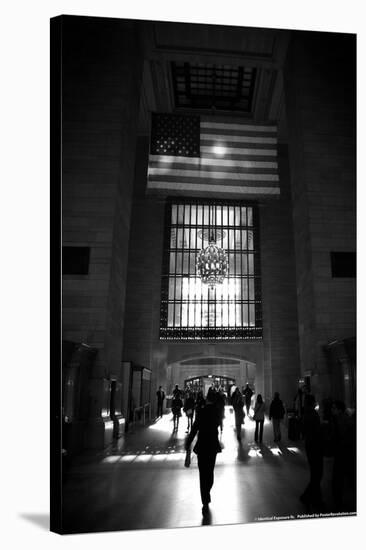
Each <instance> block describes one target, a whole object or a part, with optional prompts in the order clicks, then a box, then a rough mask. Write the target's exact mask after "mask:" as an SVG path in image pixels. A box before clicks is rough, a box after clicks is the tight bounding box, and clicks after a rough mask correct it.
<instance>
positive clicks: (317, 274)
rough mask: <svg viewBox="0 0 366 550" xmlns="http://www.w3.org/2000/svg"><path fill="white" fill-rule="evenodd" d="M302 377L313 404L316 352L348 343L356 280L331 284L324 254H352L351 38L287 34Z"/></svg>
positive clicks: (320, 357)
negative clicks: (336, 342) (328, 345)
mask: <svg viewBox="0 0 366 550" xmlns="http://www.w3.org/2000/svg"><path fill="white" fill-rule="evenodd" d="M284 80H285V97H286V108H287V120H288V128H289V154H290V163H291V186H292V197H293V203H294V215H293V219H294V228H295V234H294V235H295V249H296V270H297V295H298V312H299V338H300V353H301V368H302V372H303V373H304V372H310V373H312V375H313V376H312V385H313V389H314V391H315V393H319V396H321V395H324V394H326V392H327V388H329V378H328V376H329V375H330V374H331V373H329V372H328V368H327V365H326V357H325V355H324V352H323V346H324V344H326V343H327V342H330V341H332V340H335V339H342V338H345V337H349V336H354V335H355V330H356V317H355V312H356V303H355V301H356V285H355V279H351V278H343V279H342V278H332V274H331V263H330V252H332V251H333V252H352V251H355V250H356V217H355V201H356V185H355V168H356V165H355V109H356V105H355V36H354V35H341V34H333V33H315V32H314V33H305V32H303V33H301V32H296V33H293V37H292V41H291V43H290V47H289V53H288V59H287V64H286V67H285V79H284Z"/></svg>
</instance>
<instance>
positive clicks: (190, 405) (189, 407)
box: [183, 392, 195, 433]
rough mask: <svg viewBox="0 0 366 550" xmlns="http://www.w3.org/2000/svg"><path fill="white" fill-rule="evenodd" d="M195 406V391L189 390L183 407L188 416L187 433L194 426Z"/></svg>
mask: <svg viewBox="0 0 366 550" xmlns="http://www.w3.org/2000/svg"><path fill="white" fill-rule="evenodd" d="M194 406H195V402H194V397H193V393H192V392H188V394H187V396H186V398H185V400H184V407H183V410H184V412H185V413H186V417H187V433H188V432H189V430H190V429H191V428H192V422H193V413H194Z"/></svg>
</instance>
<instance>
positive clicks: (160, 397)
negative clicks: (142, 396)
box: [156, 386, 165, 418]
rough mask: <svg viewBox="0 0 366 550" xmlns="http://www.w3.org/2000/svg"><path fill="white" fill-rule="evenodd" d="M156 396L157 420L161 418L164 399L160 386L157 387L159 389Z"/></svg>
mask: <svg viewBox="0 0 366 550" xmlns="http://www.w3.org/2000/svg"><path fill="white" fill-rule="evenodd" d="M156 396H157V399H158V408H157V412H156V416H157V417H158V418H159V416H163V405H164V399H165V392H164V391H163V388H162V387H161V386H159V389H158V391H157V392H156Z"/></svg>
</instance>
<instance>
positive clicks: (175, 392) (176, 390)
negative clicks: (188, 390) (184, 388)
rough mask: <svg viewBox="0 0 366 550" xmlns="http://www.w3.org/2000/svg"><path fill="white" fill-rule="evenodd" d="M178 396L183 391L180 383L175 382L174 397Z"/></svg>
mask: <svg viewBox="0 0 366 550" xmlns="http://www.w3.org/2000/svg"><path fill="white" fill-rule="evenodd" d="M176 396H179V397H181V396H182V392H181V390H180V389H179V386H178V384H175V388H174V390H173V397H176Z"/></svg>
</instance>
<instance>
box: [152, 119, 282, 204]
mask: <svg viewBox="0 0 366 550" xmlns="http://www.w3.org/2000/svg"><path fill="white" fill-rule="evenodd" d="M147 188H148V190H149V191H151V192H152V191H154V192H162V193H171V194H174V193H175V192H178V193H181V194H190V195H199V194H201V193H208V194H210V195H212V194H215V195H218V196H223V197H224V196H228V195H231V196H236V197H241V198H260V197H265V196H275V195H279V194H280V185H279V177H278V163H277V126H276V125H275V124H250V123H244V122H243V123H241V122H237V120H236V121H235V122H221V121H220V122H218V120H217V118H210V117H197V116H194V117H189V116H188V117H185V116H183V115H159V114H155V115H154V116H153V120H152V133H151V146H150V155H149V165H148V183H147Z"/></svg>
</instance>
